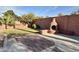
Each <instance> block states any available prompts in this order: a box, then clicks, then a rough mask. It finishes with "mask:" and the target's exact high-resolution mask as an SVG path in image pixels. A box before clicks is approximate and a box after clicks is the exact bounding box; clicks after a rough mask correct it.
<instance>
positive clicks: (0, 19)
mask: <svg viewBox="0 0 79 59" xmlns="http://www.w3.org/2000/svg"><path fill="white" fill-rule="evenodd" d="M2 20H3V19H2V18H1V17H0V25H2V24H3V21H2Z"/></svg>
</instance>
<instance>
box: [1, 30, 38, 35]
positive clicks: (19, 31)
mask: <svg viewBox="0 0 79 59" xmlns="http://www.w3.org/2000/svg"><path fill="white" fill-rule="evenodd" d="M36 32H38V31H37V30H34V29H31V28H27V29H5V30H3V31H0V34H1V35H3V34H7V35H8V36H11V35H26V34H28V33H36Z"/></svg>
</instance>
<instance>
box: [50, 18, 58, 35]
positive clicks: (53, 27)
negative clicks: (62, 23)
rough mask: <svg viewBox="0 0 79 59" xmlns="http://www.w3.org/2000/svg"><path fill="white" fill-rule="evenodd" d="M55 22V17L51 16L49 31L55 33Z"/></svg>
mask: <svg viewBox="0 0 79 59" xmlns="http://www.w3.org/2000/svg"><path fill="white" fill-rule="evenodd" d="M57 25H58V24H57V22H56V19H55V18H53V21H52V22H51V25H50V33H53V34H54V33H56V32H57Z"/></svg>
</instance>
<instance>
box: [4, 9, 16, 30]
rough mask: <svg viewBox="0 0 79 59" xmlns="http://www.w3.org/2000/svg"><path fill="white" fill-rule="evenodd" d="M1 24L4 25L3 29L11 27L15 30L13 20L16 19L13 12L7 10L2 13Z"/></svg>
mask: <svg viewBox="0 0 79 59" xmlns="http://www.w3.org/2000/svg"><path fill="white" fill-rule="evenodd" d="M3 15H4V16H3V20H4V21H3V22H4V24H5V29H7V26H8V25H12V26H13V28H15V20H16V19H17V15H15V13H14V12H13V10H8V11H6V12H4V13H3Z"/></svg>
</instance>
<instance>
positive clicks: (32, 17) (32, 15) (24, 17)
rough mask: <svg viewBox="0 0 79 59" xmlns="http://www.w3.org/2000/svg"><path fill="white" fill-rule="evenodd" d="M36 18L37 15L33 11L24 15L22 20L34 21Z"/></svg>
mask: <svg viewBox="0 0 79 59" xmlns="http://www.w3.org/2000/svg"><path fill="white" fill-rule="evenodd" d="M34 18H35V15H34V14H33V13H29V14H26V15H22V21H23V22H25V23H29V22H32V20H33V19H34Z"/></svg>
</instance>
